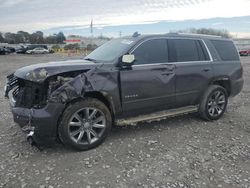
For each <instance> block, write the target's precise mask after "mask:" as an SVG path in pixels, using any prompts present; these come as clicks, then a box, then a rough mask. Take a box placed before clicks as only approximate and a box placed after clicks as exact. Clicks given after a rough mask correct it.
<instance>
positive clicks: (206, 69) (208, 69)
mask: <svg viewBox="0 0 250 188" xmlns="http://www.w3.org/2000/svg"><path fill="white" fill-rule="evenodd" d="M210 70H211V69H210V68H205V69H202V71H204V72H208V71H210Z"/></svg>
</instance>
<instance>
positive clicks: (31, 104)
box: [7, 75, 47, 108]
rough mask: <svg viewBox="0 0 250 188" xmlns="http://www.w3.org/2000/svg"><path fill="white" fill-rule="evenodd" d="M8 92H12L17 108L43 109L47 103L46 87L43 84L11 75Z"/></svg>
mask: <svg viewBox="0 0 250 188" xmlns="http://www.w3.org/2000/svg"><path fill="white" fill-rule="evenodd" d="M7 79H8V83H7V87H8V90H9V91H11V92H12V97H13V99H14V101H15V102H16V103H15V106H16V107H24V108H41V107H43V106H44V105H45V103H46V98H47V95H46V93H47V92H46V91H47V89H46V87H45V86H44V85H43V84H39V83H35V82H31V81H27V80H23V79H20V78H17V77H15V76H14V75H10V76H8V77H7Z"/></svg>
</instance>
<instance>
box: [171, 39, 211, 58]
mask: <svg viewBox="0 0 250 188" xmlns="http://www.w3.org/2000/svg"><path fill="white" fill-rule="evenodd" d="M169 44H170V49H169V50H170V61H171V62H174V61H176V62H186V61H207V60H209V55H208V53H207V50H206V49H205V47H204V44H203V43H202V42H201V41H200V40H192V39H170V40H169Z"/></svg>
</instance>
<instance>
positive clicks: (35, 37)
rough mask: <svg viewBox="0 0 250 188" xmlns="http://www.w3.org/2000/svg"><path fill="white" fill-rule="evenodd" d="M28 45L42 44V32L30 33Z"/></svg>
mask: <svg viewBox="0 0 250 188" xmlns="http://www.w3.org/2000/svg"><path fill="white" fill-rule="evenodd" d="M30 43H31V44H43V43H44V39H43V32H41V31H36V32H35V33H32V34H31V36H30Z"/></svg>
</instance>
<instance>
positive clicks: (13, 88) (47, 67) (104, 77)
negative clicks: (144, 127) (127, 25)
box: [5, 33, 243, 150]
mask: <svg viewBox="0 0 250 188" xmlns="http://www.w3.org/2000/svg"><path fill="white" fill-rule="evenodd" d="M242 72H243V71H242V66H241V63H240V59H239V55H238V53H237V50H236V48H235V46H234V44H233V42H232V41H231V40H230V39H226V38H222V37H216V36H207V35H190V34H178V33H177V34H165V35H138V34H136V35H133V36H131V37H124V38H119V39H114V40H111V41H109V42H107V43H106V44H104V45H102V46H101V47H99V48H97V49H96V50H95V51H93V52H92V53H91V54H89V55H88V56H87V57H85V59H81V60H71V61H62V62H51V63H46V64H36V65H31V66H27V67H24V68H21V69H19V70H17V71H15V72H14V73H13V74H11V75H9V76H8V77H7V84H6V87H5V96H6V97H7V98H9V100H10V104H11V109H12V113H13V117H14V121H15V122H16V123H18V124H19V125H20V126H21V127H22V129H23V130H24V131H25V132H26V133H27V138H28V139H29V140H30V141H32V142H33V143H37V144H44V143H48V142H51V141H54V140H56V138H59V139H58V140H60V141H61V142H62V143H63V144H65V145H66V146H70V147H73V148H75V149H78V150H87V149H90V148H93V147H96V146H98V145H99V144H101V143H102V142H103V141H104V139H105V138H106V137H107V135H108V133H109V132H110V130H111V127H112V126H113V125H115V124H118V125H124V124H135V123H137V122H141V121H152V120H156V119H161V118H165V117H169V116H176V115H180V114H186V113H198V114H199V115H200V117H201V118H203V119H205V120H208V121H212V120H217V119H219V118H220V117H221V116H222V115H223V114H224V112H225V110H226V107H227V103H228V98H229V97H233V96H235V95H237V94H238V93H239V92H240V91H241V89H242V87H243V78H242Z"/></svg>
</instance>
